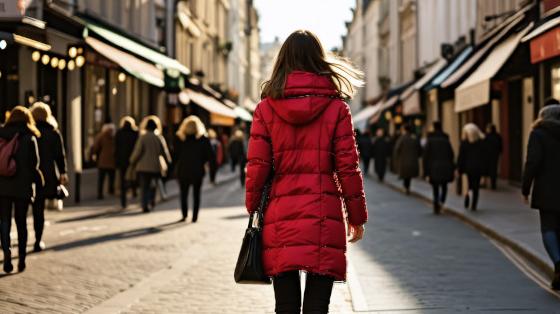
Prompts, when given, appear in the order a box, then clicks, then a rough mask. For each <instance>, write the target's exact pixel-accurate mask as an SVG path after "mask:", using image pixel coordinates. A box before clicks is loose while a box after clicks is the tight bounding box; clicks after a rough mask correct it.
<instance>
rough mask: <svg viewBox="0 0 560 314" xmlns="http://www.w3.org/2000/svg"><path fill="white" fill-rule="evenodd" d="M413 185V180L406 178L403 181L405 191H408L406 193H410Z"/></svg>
mask: <svg viewBox="0 0 560 314" xmlns="http://www.w3.org/2000/svg"><path fill="white" fill-rule="evenodd" d="M411 183H412V178H404V179H403V185H404V189H405V190H406V193H409V192H410V185H411Z"/></svg>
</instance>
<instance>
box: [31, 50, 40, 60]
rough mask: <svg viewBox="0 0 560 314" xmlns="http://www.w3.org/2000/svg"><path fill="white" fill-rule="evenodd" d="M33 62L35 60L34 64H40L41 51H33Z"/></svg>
mask: <svg viewBox="0 0 560 314" xmlns="http://www.w3.org/2000/svg"><path fill="white" fill-rule="evenodd" d="M31 60H33V62H38V61H39V60H41V53H40V52H39V51H33V53H32V54H31Z"/></svg>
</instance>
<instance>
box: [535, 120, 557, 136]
mask: <svg viewBox="0 0 560 314" xmlns="http://www.w3.org/2000/svg"><path fill="white" fill-rule="evenodd" d="M535 129H541V130H543V131H545V132H546V133H547V134H549V135H550V136H552V137H554V138H555V139H557V140H559V141H560V121H558V120H541V121H539V122H538V123H537V124H536V125H535Z"/></svg>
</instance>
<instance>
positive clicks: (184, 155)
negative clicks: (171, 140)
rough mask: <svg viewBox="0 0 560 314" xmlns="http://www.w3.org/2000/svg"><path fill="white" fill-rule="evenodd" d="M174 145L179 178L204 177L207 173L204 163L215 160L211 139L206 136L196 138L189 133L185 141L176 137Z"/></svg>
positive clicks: (174, 157) (192, 178) (197, 178)
mask: <svg viewBox="0 0 560 314" xmlns="http://www.w3.org/2000/svg"><path fill="white" fill-rule="evenodd" d="M174 147H175V151H174V156H173V160H175V162H176V164H175V171H176V174H177V178H178V179H179V180H181V181H185V180H200V179H201V178H203V177H204V174H205V173H206V170H205V169H204V165H205V164H206V163H207V162H210V161H213V160H214V154H213V153H212V146H211V145H210V140H208V138H207V137H206V136H202V137H200V138H196V137H195V136H194V135H189V136H187V137H186V138H185V140H184V141H182V140H181V139H179V138H178V137H176V138H175V145H174Z"/></svg>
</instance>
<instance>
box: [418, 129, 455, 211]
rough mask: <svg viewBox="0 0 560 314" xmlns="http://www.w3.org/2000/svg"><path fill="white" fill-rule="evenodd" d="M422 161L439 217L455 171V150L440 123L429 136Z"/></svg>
mask: <svg viewBox="0 0 560 314" xmlns="http://www.w3.org/2000/svg"><path fill="white" fill-rule="evenodd" d="M422 161H423V163H424V176H425V177H427V179H428V181H429V182H430V184H431V185H432V190H433V195H434V198H433V204H434V214H436V215H439V213H440V211H441V206H442V205H443V204H444V203H445V200H446V198H447V185H448V184H449V183H450V182H452V181H453V178H454V176H453V173H454V171H455V162H454V161H455V157H454V155H453V148H452V147H451V142H450V141H449V136H448V135H447V134H446V133H444V132H443V129H442V127H441V123H440V122H439V121H435V122H434V123H433V131H432V132H430V133H429V134H428V137H427V141H426V146H425V148H424V152H423V157H422Z"/></svg>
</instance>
